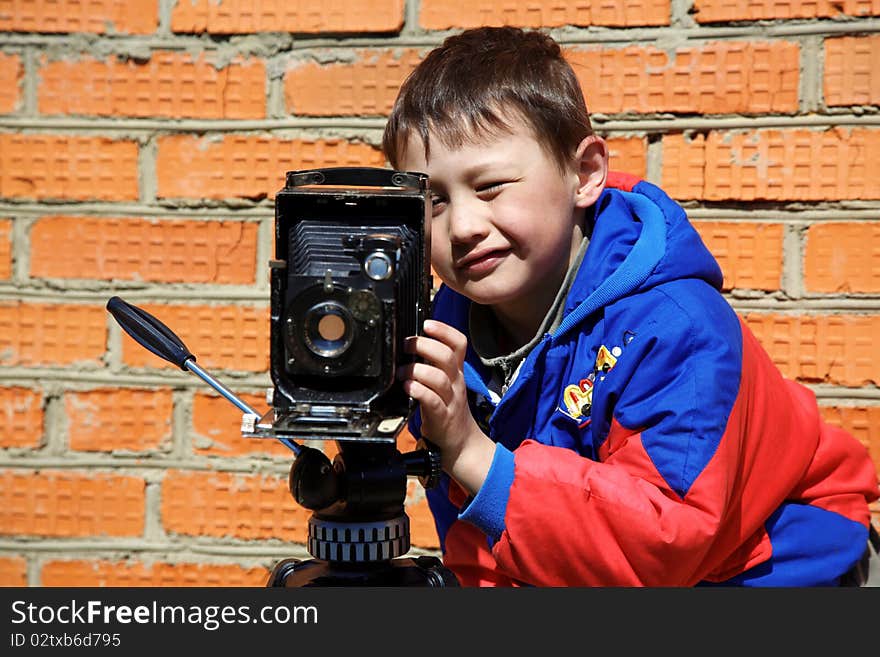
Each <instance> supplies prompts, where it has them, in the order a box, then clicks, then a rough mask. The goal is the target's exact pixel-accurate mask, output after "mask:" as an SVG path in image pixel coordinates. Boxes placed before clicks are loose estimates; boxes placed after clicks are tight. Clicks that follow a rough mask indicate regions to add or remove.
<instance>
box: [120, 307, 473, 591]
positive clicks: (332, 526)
mask: <svg viewBox="0 0 880 657" xmlns="http://www.w3.org/2000/svg"><path fill="white" fill-rule="evenodd" d="M107 310H108V311H109V312H110V313H111V314H112V315H113V317H114V319H115V320H116V321H117V323H118V324H119V325H120V327H121V328H122V329H123V330H124V331H125V332H126V333H128V334H129V336H131V337H132V338H133V339H134V340H135V341H136V342H138V343H139V344H140V345H141V346H143V347H144V348H146V349H147V350H149V351H151V352H152V353H154V354H156V355H157V356H159V357H160V358H164V359H165V360H167V361H168V362H170V363H173V364H174V365H177V366H178V367H180V368H181V369H182V370H184V371H189V372H192V373H193V374H196V375H197V376H198V377H199V378H201V379H202V380H203V381H205V382H206V383H207V384H208V385H210V386H211V387H212V388H214V389H215V390H216V391H217V392H218V393H220V394H221V395H222V396H223V397H224V398H226V399H227V400H228V401H230V402H231V403H233V404H234V405H235V406H236V407H237V408H239V409H240V410H241V411H243V412H244V413H245V418H244V419H243V421H242V425H243V426H244V424H245V423H246V421H248V420H250V421H254V420H255V419H256V418H258V417H259V413H257V412H256V411H255V410H254V409H252V408H251V407H249V406H248V405H247V404H245V403H244V402H243V401H242V400H241V399H239V398H238V397H237V396H236V395H234V394H233V393H232V392H230V391H229V390H228V389H227V388H226V387H225V386H224V385H223V384H222V383H220V382H219V381H217V380H216V379H214V378H213V377H212V376H211V375H210V374H208V373H207V372H205V371H204V370H203V369H202V368H201V367H199V366H198V365H197V364H196V362H195V360H196V358H195V356H194V355H193V354H192V353H191V352H190V351H189V349H187V347H186V345H184V344H183V342H182V341H181V340H180V338H179V337H177V335H175V334H174V332H173V331H171V329H169V328H168V327H167V326H165V325H164V324H163V323H162V322H161V321H159V320H158V319H156V318H155V317H153V316H152V315H150V314H149V313H147V312H146V311H144V310H142V309H140V308H137V307H136V306H133V305H131V304H129V303H127V302H125V301H123V300H122V299H120V298H119V297H112V298H111V299H110V300H109V301H108V302H107ZM279 440H280V441H281V442H282V443H284V444H285V445H286V446H287V447H289V448H290V449H291V450H292V451H293V452H294V453H295V454H296V459H295V460H294V462H293V465H292V466H291V468H290V477H289V487H290V492H291V494H292V495H293V497H294V499H295V500H296V502H297V503H298V504H300V505H301V506H303V507H305V508H306V509H309V510H312V511H313V513H312V516H311V517H310V518H309V539H308V550H309V554H311V555H312V557H313V558H312V559H308V560H298V559H284V560H282V561H280V562H279V563H278V564H276V566H275V568H274V569H273V570H272V573H271V575H270V576H269V580H268V582H267V583H266V586H267V587H303V586H432V587H433V586H458V585H459V584H458V580H456V578H455V575H454V574H453V573H452V571H450V570H448V569H447V568H445V567H444V566H443V565H442V562H441V561H440V560H439V559H437V558H436V557H430V556H419V557H414V558H407V557H404V556H403V555H405V554H406V553H407V552H408V551H409V549H410V532H409V517H408V516H407V515H406V513H405V511H404V500H405V498H406V478H407V477H408V476H416V477H418V478H419V480H420V481H421V483H422V485H423V486H424V487H425V488H431V487H433V486H434V485H436V483H437V480H438V478H439V474H440V455H439V453H438V452H437V450H436V449H435V448H433V447H431V446H430V445H428V444H427V443H424V444H423V445H422V446H421V448H420V449H416V450H415V451H413V452H409V453H408V454H401V453H400V452H399V451H398V450H397V449H396V448H395V447H394V445H393V444H389V443H387V442H369V441H366V442H365V441H357V440H351V441H345V440H339V441H337V444H338V445H339V453H338V454H337V456H336V458H335V459H334V460H333V462H332V463H331V462H330V460H329V459H328V458H327V456H326V455H325V454H324V453H323V452H322V451H321V450H318V449H314V448H312V447H308V446H305V445H300V444H298V443H296V442H294V441H292V440H290V439H289V438H286V437H282V438H279Z"/></svg>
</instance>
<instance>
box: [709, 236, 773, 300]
mask: <svg viewBox="0 0 880 657" xmlns="http://www.w3.org/2000/svg"><path fill="white" fill-rule="evenodd" d="M694 227H695V228H696V229H697V231H699V233H700V237H702V238H703V242H704V243H705V244H706V246H707V247H708V248H709V250H710V251H711V252H712V255H714V256H715V258H716V259H717V260H718V264H719V265H720V266H721V271H722V272H724V288H725V289H726V290H732V289H734V288H741V289H752V290H778V289H779V285H780V282H781V278H782V258H783V256H782V237H783V226H782V224H769V223H757V222H734V221H695V222H694Z"/></svg>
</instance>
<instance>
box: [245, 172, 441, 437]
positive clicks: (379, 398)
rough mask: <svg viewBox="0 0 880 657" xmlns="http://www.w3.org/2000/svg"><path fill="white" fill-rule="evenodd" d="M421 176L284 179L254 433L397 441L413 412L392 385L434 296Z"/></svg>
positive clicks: (289, 174) (315, 174)
mask: <svg viewBox="0 0 880 657" xmlns="http://www.w3.org/2000/svg"><path fill="white" fill-rule="evenodd" d="M429 212H430V196H429V193H428V179H427V176H426V175H424V174H421V173H409V172H403V171H395V170H390V169H379V168H349V167H336V168H326V169H315V170H308V171H290V172H287V176H286V184H285V187H284V189H282V190H281V191H280V192H279V193H278V194H277V196H276V198H275V257H274V259H273V260H271V262H270V273H271V280H270V283H271V320H270V322H271V324H270V361H271V362H270V370H271V376H272V382H273V384H274V389H273V390H271V391H270V397H271V398H270V399H269V403H270V405H271V406H272V410H271V411H270V412H269V413H267V414H266V415H264V416H263V417H262V418H260V420H259V421H258V422H257V423H256V426H255V427H254V435H257V436H266V437H285V436H289V437H296V438H302V439H309V438H312V439H330V440H359V441H379V442H393V441H394V440H395V439H396V436H397V434H398V433H399V432H400V430H401V429H402V428H403V427H404V426H405V424H406V421H407V420H408V418H409V416H410V415H411V413H412V410H413V402H412V400H411V399H410V398H409V397H408V395H406V393H404V391H403V389H402V387H401V384H400V382H399V381H397V379H396V377H395V371H396V369H397V367H398V366H399V365H401V364H403V363H405V362H407V361H408V360H411V357H410V356H409V355H407V354H405V353H404V350H403V344H404V340H405V339H406V338H407V337H408V336H412V335H416V334H418V333H419V332H420V331H421V326H422V322H423V320H424V318H425V317H426V316H427V312H428V306H429V303H430V294H431V285H432V282H431V274H430V260H429V249H430V245H429V240H430V232H429V226H430V224H429V223H428V217H429V214H428V213H429Z"/></svg>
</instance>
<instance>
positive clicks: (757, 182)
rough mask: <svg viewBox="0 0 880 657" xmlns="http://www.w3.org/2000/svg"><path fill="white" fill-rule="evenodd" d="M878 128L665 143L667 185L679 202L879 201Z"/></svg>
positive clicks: (671, 138) (679, 138)
mask: <svg viewBox="0 0 880 657" xmlns="http://www.w3.org/2000/svg"><path fill="white" fill-rule="evenodd" d="M877 161H880V130H871V129H868V128H852V129H844V128H834V129H827V130H806V129H792V130H770V129H768V130H755V131H749V132H715V131H713V132H709V133H708V135H703V134H700V135H696V136H694V137H692V138H689V137H685V136H683V135H676V134H672V135H667V136H665V137H664V138H663V173H662V178H663V179H662V186H663V187H664V188H665V189H666V191H667V193H668V194H669V195H670V196H672V197H673V198H677V199H700V200H705V201H720V200H729V199H737V200H744V201H752V200H771V201H782V200H790V201H823V200H829V201H830V200H843V199H878V198H880V176H876V175H873V174H872V163H874V162H877Z"/></svg>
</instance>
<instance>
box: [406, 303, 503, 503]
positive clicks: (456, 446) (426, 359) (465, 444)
mask: <svg viewBox="0 0 880 657" xmlns="http://www.w3.org/2000/svg"><path fill="white" fill-rule="evenodd" d="M424 333H425V335H423V336H415V337H411V338H408V339H407V342H406V347H405V348H406V350H407V352H409V353H411V354H414V355H416V356H418V357H420V358H421V359H422V361H423V362H418V363H413V364H410V365H405V366H403V367H401V368H399V369H398V371H397V376H398V378H400V379H401V380H402V381H403V389H404V391H405V392H406V393H407V394H408V395H409V396H410V397H412V398H413V399H415V400H416V401H417V402H418V403H419V405H420V407H421V412H422V435H423V436H424V437H425V438H426V439H428V440H430V441H431V442H432V443H434V444H435V445H437V447H438V449H439V450H440V461H441V464H442V466H443V470H445V471H446V472H447V473H448V474H449V475H450V476H451V477H453V478H454V479H455V480H456V481H458V483H459V484H460V485H461V486H462V487H463V488H465V490H467V491H468V493H470V494H472V495H473V494H475V493H476V492H477V491H478V490H479V489H480V486H482V485H483V481H484V480H485V478H486V473H487V472H488V471H489V466H490V465H491V464H492V458H493V457H494V454H495V443H494V442H492V439H491V438H489V437H488V436H487V435H486V434H485V433H483V432H482V431H481V430H480V427H479V426H478V425H477V422H476V420H474V418H473V416H472V415H471V411H470V408H469V407H468V400H467V388H466V386H465V382H464V372H463V366H464V357H465V351H466V350H467V339H466V338H465V336H464V335H462V334H461V333H460V332H459V331H457V330H455V329H454V328H452V327H451V326H449V325H447V324H443V323H442V322H437V321H434V320H427V321H425V324H424Z"/></svg>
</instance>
